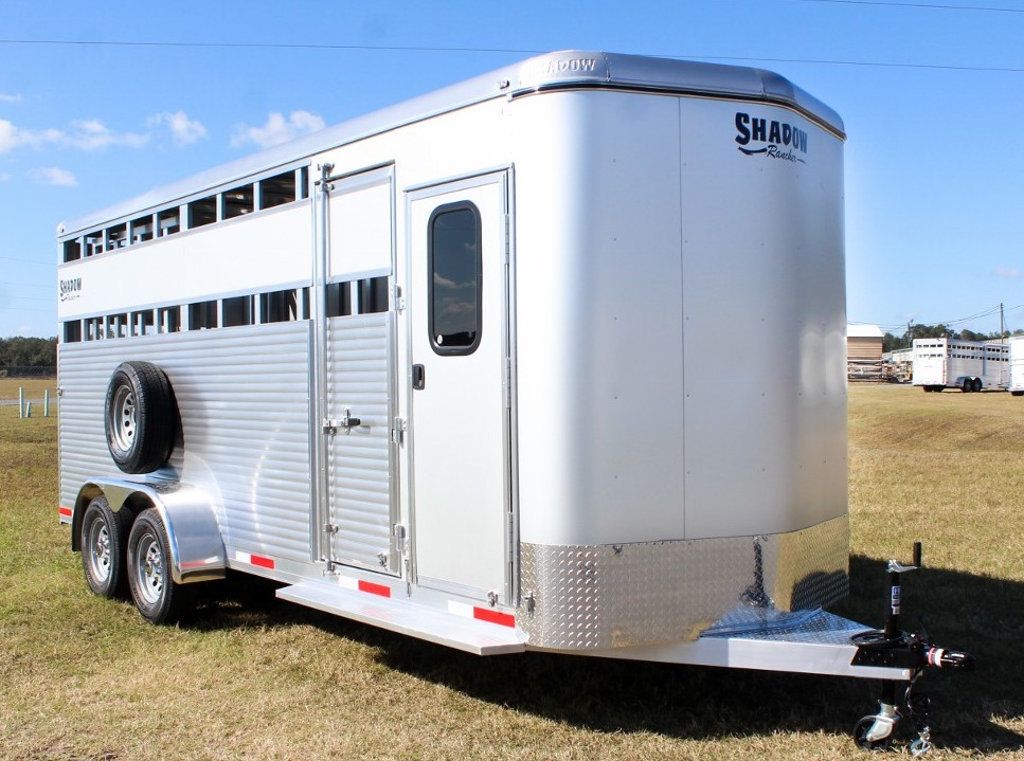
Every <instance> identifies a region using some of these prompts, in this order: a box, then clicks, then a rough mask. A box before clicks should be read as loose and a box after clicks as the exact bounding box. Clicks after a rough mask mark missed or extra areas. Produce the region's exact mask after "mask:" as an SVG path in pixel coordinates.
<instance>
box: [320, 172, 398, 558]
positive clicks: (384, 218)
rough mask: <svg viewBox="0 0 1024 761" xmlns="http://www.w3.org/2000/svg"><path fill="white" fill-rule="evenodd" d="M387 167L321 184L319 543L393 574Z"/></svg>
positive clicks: (390, 187)
mask: <svg viewBox="0 0 1024 761" xmlns="http://www.w3.org/2000/svg"><path fill="white" fill-rule="evenodd" d="M393 184H394V179H393V172H392V168H391V167H390V166H389V167H384V168H381V169H375V170H370V171H366V172H361V173H358V174H352V175H348V176H345V177H342V178H337V179H333V178H332V179H330V180H329V181H327V182H322V183H321V188H320V193H321V194H322V201H323V203H324V204H325V205H324V211H323V214H324V224H325V227H324V242H325V251H324V257H323V259H322V267H323V282H324V285H323V286H322V291H321V294H320V295H321V302H320V313H321V314H322V321H323V322H322V332H321V335H322V338H321V339H320V340H321V341H322V344H321V346H322V354H321V356H322V357H323V363H324V367H323V374H322V376H321V378H322V382H321V402H320V407H321V409H322V419H321V422H322V432H323V437H324V449H323V458H324V465H325V468H324V470H325V473H324V475H323V479H324V480H323V489H324V492H325V497H326V522H325V523H324V531H325V533H326V537H325V540H326V541H325V542H324V547H325V550H326V552H325V554H326V557H327V559H329V560H331V561H332V562H335V563H339V564H343V565H353V566H359V567H363V568H370V569H373V570H377V571H383V572H385V573H397V572H398V567H399V552H398V547H397V544H396V541H395V539H394V524H395V522H396V519H397V499H396V498H395V487H396V484H395V478H394V472H395V462H396V446H395V441H394V437H393V433H392V424H393V421H394V415H395V404H394V396H395V394H394V391H395V389H394V378H395V373H394V367H395V361H394V355H395V351H394V344H395V311H394V308H393V305H392V304H391V290H392V289H391V279H392V277H393V275H394V212H393V207H394V202H393V197H394V194H393Z"/></svg>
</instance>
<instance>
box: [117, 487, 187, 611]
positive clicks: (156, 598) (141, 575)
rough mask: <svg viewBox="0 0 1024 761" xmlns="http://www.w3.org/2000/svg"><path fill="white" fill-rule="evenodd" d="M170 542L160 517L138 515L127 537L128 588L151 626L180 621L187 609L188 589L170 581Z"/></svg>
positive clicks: (152, 511)
mask: <svg viewBox="0 0 1024 761" xmlns="http://www.w3.org/2000/svg"><path fill="white" fill-rule="evenodd" d="M170 547H171V543H170V541H169V540H168V538H167V528H166V527H165V526H164V522H163V520H161V518H160V514H159V513H158V512H157V511H156V510H155V509H154V508H152V507H151V508H149V509H147V510H143V511H142V512H141V513H139V517H138V518H136V519H135V523H134V524H132V530H131V533H130V534H129V535H128V550H127V553H126V554H127V558H128V564H127V565H128V587H129V588H130V589H131V592H132V600H133V601H134V603H135V607H136V608H138V611H139V613H140V614H141V615H142V617H143V618H145V619H146V620H147V621H149V622H150V623H154V624H167V623H173V622H175V621H178V620H180V619H181V617H182V615H183V614H184V613H185V611H186V610H187V609H188V603H189V599H188V598H189V595H188V590H186V589H184V588H183V586H182V585H181V584H175V583H174V580H173V579H172V578H171V551H170Z"/></svg>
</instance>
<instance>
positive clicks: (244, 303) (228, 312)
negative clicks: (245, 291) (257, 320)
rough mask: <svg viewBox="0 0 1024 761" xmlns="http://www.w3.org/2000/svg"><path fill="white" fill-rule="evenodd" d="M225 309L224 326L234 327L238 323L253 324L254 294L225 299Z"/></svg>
mask: <svg viewBox="0 0 1024 761" xmlns="http://www.w3.org/2000/svg"><path fill="white" fill-rule="evenodd" d="M223 311H224V315H223V317H224V325H223V327H225V328H233V327H236V326H238V325H252V323H253V319H252V318H253V298H252V296H236V297H235V298H233V299H224V310H223Z"/></svg>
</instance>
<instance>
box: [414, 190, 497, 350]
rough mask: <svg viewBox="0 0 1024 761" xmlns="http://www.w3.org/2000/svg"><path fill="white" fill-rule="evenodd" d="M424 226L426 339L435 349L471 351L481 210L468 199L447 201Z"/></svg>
mask: <svg viewBox="0 0 1024 761" xmlns="http://www.w3.org/2000/svg"><path fill="white" fill-rule="evenodd" d="M428 226H429V238H428V242H429V245H428V252H427V256H428V259H429V263H428V268H429V269H428V274H429V283H428V298H427V303H428V305H429V309H430V314H429V317H428V319H427V322H428V325H429V330H430V345H431V347H432V348H433V350H434V351H435V352H436V353H438V354H447V355H452V354H456V355H457V354H463V355H464V354H472V353H473V352H474V351H476V347H477V346H478V345H479V344H480V326H481V321H482V317H483V315H482V301H481V298H480V289H481V285H482V265H483V259H482V256H481V251H480V248H481V246H480V212H479V210H478V209H477V208H476V206H474V205H473V204H472V203H469V202H468V201H465V202H459V203H453V204H446V205H444V206H440V207H438V208H437V209H435V210H434V213H433V214H431V215H430V222H429V225H428Z"/></svg>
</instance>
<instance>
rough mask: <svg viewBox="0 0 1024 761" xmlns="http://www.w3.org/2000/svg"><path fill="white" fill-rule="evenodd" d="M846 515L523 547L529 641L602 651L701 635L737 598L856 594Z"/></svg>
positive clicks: (774, 600)
mask: <svg viewBox="0 0 1024 761" xmlns="http://www.w3.org/2000/svg"><path fill="white" fill-rule="evenodd" d="M849 547H850V526H849V520H848V518H847V516H845V515H844V516H840V517H839V518H834V519H832V520H830V521H826V522H824V523H820V524H818V525H816V526H812V527H810V528H807V529H803V530H801V531H793V532H790V533H786V534H773V535H768V536H750V537H734V538H727V539H693V540H681V541H672V542H637V543H632V544H615V545H611V544H605V545H541V544H529V543H525V542H524V543H523V544H522V547H521V553H522V554H521V573H522V590H523V595H524V598H531V597H532V611H531V610H524V611H523V613H522V614H520V617H519V623H520V625H521V626H522V627H523V629H524V630H525V631H526V633H527V636H528V638H529V639H528V643H529V644H530V645H533V646H535V647H545V648H553V649H559V650H563V649H564V650H598V649H602V650H603V649H609V648H616V647H636V646H640V645H652V644H659V643H666V642H678V641H681V640H695V639H696V638H697V637H698V636H699V635H700V633H701V632H702V631H703V630H705V629H707V628H708V627H709V626H711V625H712V623H714V622H715V621H717V620H718V619H719V618H721V617H722V616H723V615H725V614H726V613H727V612H728V611H730V610H733V609H734V608H735V607H736V606H737V604H742V605H746V606H750V607H755V608H756V607H773V608H775V609H776V610H782V611H789V610H803V609H808V608H816V607H819V606H820V607H825V606H827V605H830V604H832V603H834V602H836V601H838V600H840V599H842V598H844V597H845V596H846V595H847V592H848V586H849V579H848V575H847V571H848V564H849Z"/></svg>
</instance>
